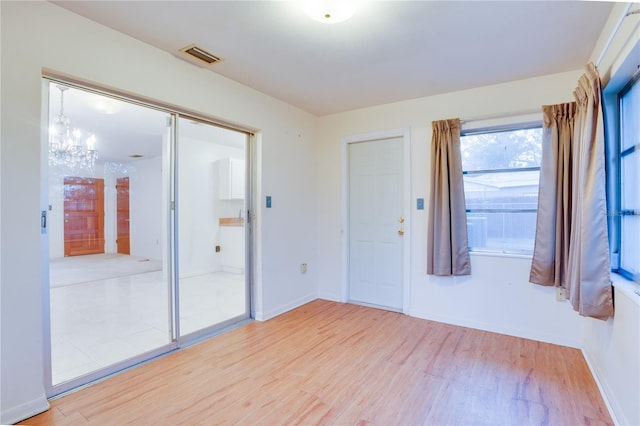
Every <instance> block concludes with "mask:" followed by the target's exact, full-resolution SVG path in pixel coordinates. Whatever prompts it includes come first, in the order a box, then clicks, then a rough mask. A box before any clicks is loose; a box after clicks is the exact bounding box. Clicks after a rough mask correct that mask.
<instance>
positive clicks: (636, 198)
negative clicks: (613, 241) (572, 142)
mask: <svg viewBox="0 0 640 426" xmlns="http://www.w3.org/2000/svg"><path fill="white" fill-rule="evenodd" d="M639 81H640V79H638V78H636V79H635V80H633V81H632V82H631V83H630V85H629V86H627V87H626V88H625V89H624V90H623V91H622V92H621V94H620V147H619V150H618V151H619V155H618V162H619V170H620V171H619V176H617V178H618V179H619V181H618V182H619V185H617V187H618V188H619V191H620V194H619V197H618V200H619V203H620V205H619V206H617V209H616V210H617V211H618V213H619V214H618V215H616V216H617V218H618V220H619V224H618V226H617V227H616V228H617V229H616V230H614V232H616V231H617V232H619V239H618V241H619V243H620V247H618V253H619V262H620V265H619V270H618V272H619V273H620V274H621V275H623V276H625V277H626V278H628V279H631V280H634V281H636V282H640V189H638V188H640V119H639V117H640V83H639ZM614 267H615V265H614Z"/></svg>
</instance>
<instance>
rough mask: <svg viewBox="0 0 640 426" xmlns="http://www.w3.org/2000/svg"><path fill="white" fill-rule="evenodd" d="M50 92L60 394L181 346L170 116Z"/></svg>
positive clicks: (52, 280) (53, 306)
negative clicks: (174, 301)
mask: <svg viewBox="0 0 640 426" xmlns="http://www.w3.org/2000/svg"><path fill="white" fill-rule="evenodd" d="M48 88H49V99H50V101H49V117H50V120H49V124H50V126H51V129H52V130H51V134H50V137H49V143H48V150H49V161H48V165H45V167H47V170H48V197H49V208H48V211H47V212H46V213H47V214H48V219H49V220H48V237H49V287H50V288H49V302H50V303H49V307H50V347H51V365H50V372H51V377H52V389H53V390H51V391H50V394H55V393H59V392H62V391H65V390H67V389H70V388H73V387H75V386H78V385H80V384H83V383H86V382H88V381H90V380H93V379H95V378H98V377H101V376H104V375H106V374H108V373H109V372H113V371H116V370H118V369H121V368H123V367H125V366H128V365H131V364H133V363H135V362H139V361H140V360H142V359H147V358H149V357H151V356H153V355H154V354H155V353H161V352H163V351H167V350H169V349H168V348H171V347H175V346H176V343H175V338H174V332H173V326H172V317H171V310H170V309H169V307H170V303H171V297H170V296H171V292H170V291H169V289H170V280H169V276H170V267H169V264H168V261H167V259H168V256H167V255H166V253H167V252H168V244H169V238H168V234H169V233H168V226H167V223H168V212H169V208H168V205H169V203H168V196H167V195H166V194H168V181H169V178H168V176H169V171H168V167H166V164H168V159H167V156H168V152H169V149H168V146H169V141H168V136H167V135H168V134H169V132H168V127H167V122H168V118H169V116H170V114H168V113H166V112H162V111H158V110H155V109H151V108H147V107H143V106H140V105H136V104H133V103H129V102H124V101H121V100H118V99H114V98H111V97H106V96H102V95H100V94H96V93H93V92H89V91H85V90H80V89H77V88H72V87H67V86H64V85H60V84H58V83H55V82H50V83H48ZM74 129H79V132H80V134H78V133H77V132H75V130H74Z"/></svg>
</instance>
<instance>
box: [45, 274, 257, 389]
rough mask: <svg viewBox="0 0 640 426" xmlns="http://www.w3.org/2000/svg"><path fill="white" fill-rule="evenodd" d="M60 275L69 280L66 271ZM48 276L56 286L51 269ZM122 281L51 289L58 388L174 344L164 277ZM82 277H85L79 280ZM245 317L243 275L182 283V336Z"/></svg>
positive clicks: (142, 276) (204, 277) (123, 278)
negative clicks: (93, 372)
mask: <svg viewBox="0 0 640 426" xmlns="http://www.w3.org/2000/svg"><path fill="white" fill-rule="evenodd" d="M58 271H59V272H60V271H66V272H64V273H65V274H67V275H68V268H67V269H66V270H65V268H58ZM50 274H51V281H52V282H54V281H55V280H56V279H55V277H54V276H55V274H56V267H54V266H53V264H52V268H51V272H50ZM120 275H121V276H117V277H114V278H101V279H94V280H91V281H85V282H81V283H79V284H69V283H67V284H65V285H62V286H57V287H52V288H51V292H50V295H51V356H52V374H53V383H54V384H58V383H62V382H65V381H67V380H69V379H72V378H76V377H79V376H81V375H83V374H87V373H89V372H92V371H95V370H96V369H99V368H103V367H106V366H108V365H110V364H113V363H115V362H118V361H123V360H125V359H128V358H131V357H133V356H136V355H139V354H141V353H143V352H146V351H149V350H152V349H155V348H157V347H159V346H162V345H164V344H167V343H169V342H170V333H169V318H168V312H169V307H168V298H167V294H168V288H167V284H166V280H164V279H163V272H162V271H161V270H156V271H149V272H140V273H134V274H132V275H124V276H122V274H120ZM80 276H82V273H79V274H78V277H79V278H78V279H81V278H80ZM94 278H95V277H94ZM244 311H245V285H244V275H243V274H234V273H228V272H216V273H211V274H207V275H200V276H195V277H189V278H182V279H181V280H180V326H181V333H182V335H186V334H188V333H190V332H193V331H197V330H199V329H202V328H204V327H207V326H211V325H214V324H217V323H220V322H222V321H225V320H228V319H231V318H234V317H237V316H240V315H243V314H244Z"/></svg>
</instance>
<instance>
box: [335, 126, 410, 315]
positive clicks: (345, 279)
mask: <svg viewBox="0 0 640 426" xmlns="http://www.w3.org/2000/svg"><path fill="white" fill-rule="evenodd" d="M394 138H402V143H403V157H404V158H403V163H402V168H403V185H402V188H403V198H404V200H403V207H404V212H405V214H404V218H405V222H404V238H403V240H402V241H403V247H402V250H403V255H402V312H403V313H404V314H408V313H409V309H410V306H411V303H410V301H411V138H410V130H409V129H408V128H401V129H393V130H386V131H379V132H372V133H363V134H357V135H350V136H345V137H344V138H342V155H341V157H342V182H341V184H342V227H341V230H340V232H341V240H342V244H341V247H342V255H341V264H342V267H341V277H342V279H341V292H340V294H341V296H340V301H341V302H343V303H345V302H347V301H348V300H349V179H348V176H349V156H348V149H347V148H348V146H349V144H350V143H356V142H367V141H374V140H381V139H394Z"/></svg>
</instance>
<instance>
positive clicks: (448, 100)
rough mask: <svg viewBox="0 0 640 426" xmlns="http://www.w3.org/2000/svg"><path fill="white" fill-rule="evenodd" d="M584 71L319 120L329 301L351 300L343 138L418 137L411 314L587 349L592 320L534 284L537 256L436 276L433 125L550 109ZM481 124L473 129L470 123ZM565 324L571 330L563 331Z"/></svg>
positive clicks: (323, 262) (414, 142)
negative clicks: (431, 238)
mask: <svg viewBox="0 0 640 426" xmlns="http://www.w3.org/2000/svg"><path fill="white" fill-rule="evenodd" d="M580 73H581V71H580V70H576V71H575V72H568V73H562V74H557V75H551V76H546V77H541V78H535V79H529V80H523V81H516V82H511V83H505V84H499V85H494V86H488V87H483V88H478V89H473V90H465V91H461V92H455V93H448V94H444V95H439V96H432V97H427V98H421V99H414V100H410V101H405V102H398V103H393V104H388V105H380V106H376V107H373V108H366V109H361V110H357V111H350V112H346V113H342V114H336V115H332V116H327V117H323V118H321V119H320V122H319V137H318V145H317V157H318V179H317V181H318V189H317V191H318V206H319V209H320V210H319V217H320V218H322V220H321V221H320V224H319V228H318V253H319V255H318V261H319V271H320V272H319V277H318V282H319V295H320V297H323V298H327V299H331V300H340V295H341V285H342V283H341V265H342V262H343V261H344V259H342V258H341V247H340V241H341V233H342V224H341V216H340V215H341V209H342V208H343V206H342V204H341V188H342V186H341V185H342V179H343V176H341V175H340V172H339V169H336V164H340V161H341V160H340V153H341V151H340V146H341V140H342V138H343V137H345V136H349V135H354V134H360V133H368V132H375V131H383V130H389V129H397V128H410V129H411V173H412V176H411V177H412V179H411V180H412V183H411V206H412V211H411V212H407V214H406V215H405V217H408V218H409V220H411V232H412V234H411V253H410V254H409V255H410V256H411V281H410V282H409V283H407V285H409V286H410V294H411V303H410V309H409V312H408V313H409V314H410V315H414V316H417V317H420V318H427V319H433V320H438V321H444V322H448V323H452V324H458V325H464V326H469V327H474V328H480V329H484V330H491V331H497V332H501V333H506V334H512V335H517V336H521V337H526V338H532V339H537V340H541V341H546V342H552V343H559V344H564V345H568V346H573V347H580V346H581V345H582V342H583V339H584V327H585V323H584V319H583V318H581V317H579V316H578V315H577V314H576V313H575V312H574V311H573V310H572V309H571V307H570V306H569V304H568V303H567V302H556V301H555V294H554V290H553V289H552V288H544V287H540V286H536V285H533V284H530V283H529V282H528V278H529V267H530V259H529V258H519V257H514V256H512V257H506V256H501V257H495V256H483V255H473V256H472V275H471V276H468V277H455V278H449V277H447V278H442V277H434V276H427V275H426V269H427V266H426V258H427V257H426V233H427V230H426V219H427V218H426V211H427V210H416V202H415V200H416V198H424V199H425V200H428V198H429V194H428V191H427V188H428V180H429V176H428V173H427V170H428V166H429V144H430V143H431V122H432V121H433V120H440V119H445V118H451V117H460V118H462V119H464V120H466V121H470V120H474V119H477V118H482V117H488V116H499V115H510V114H513V113H514V112H523V111H540V107H541V105H543V104H550V103H559V102H566V101H569V100H572V91H573V89H574V88H575V86H576V83H577V79H578V77H579V75H580ZM469 125H471V126H472V125H473V123H469ZM558 324H562V327H558Z"/></svg>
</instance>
